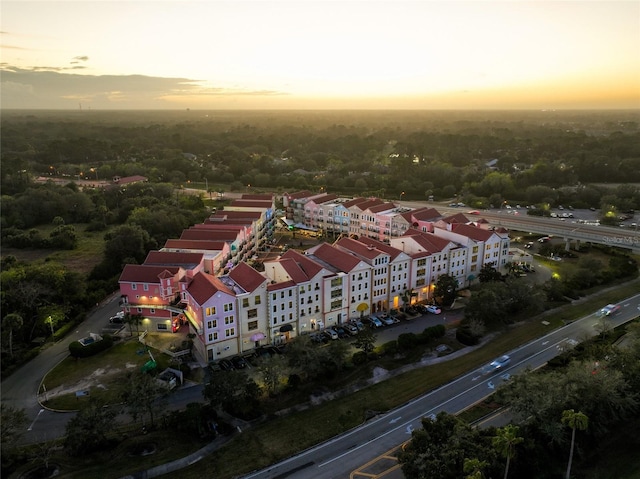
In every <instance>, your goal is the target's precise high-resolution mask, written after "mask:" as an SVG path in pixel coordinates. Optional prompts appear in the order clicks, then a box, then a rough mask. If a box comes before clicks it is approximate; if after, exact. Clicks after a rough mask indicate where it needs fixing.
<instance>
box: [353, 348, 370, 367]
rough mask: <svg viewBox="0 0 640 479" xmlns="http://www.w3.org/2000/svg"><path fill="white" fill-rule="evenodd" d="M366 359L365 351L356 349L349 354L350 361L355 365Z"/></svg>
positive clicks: (364, 361)
mask: <svg viewBox="0 0 640 479" xmlns="http://www.w3.org/2000/svg"><path fill="white" fill-rule="evenodd" d="M367 361H368V357H367V353H365V352H364V351H358V352H357V353H353V356H351V362H352V363H353V364H355V365H360V364H364V363H366V362H367Z"/></svg>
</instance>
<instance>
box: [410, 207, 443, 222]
mask: <svg viewBox="0 0 640 479" xmlns="http://www.w3.org/2000/svg"><path fill="white" fill-rule="evenodd" d="M410 213H411V216H412V217H413V218H415V220H416V221H431V220H436V219H439V218H442V214H441V213H440V212H439V211H438V210H436V209H435V208H420V209H417V210H413V211H411V212H410Z"/></svg>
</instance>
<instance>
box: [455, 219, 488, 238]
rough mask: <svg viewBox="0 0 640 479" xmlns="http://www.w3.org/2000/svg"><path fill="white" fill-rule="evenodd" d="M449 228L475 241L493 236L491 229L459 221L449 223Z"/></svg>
mask: <svg viewBox="0 0 640 479" xmlns="http://www.w3.org/2000/svg"><path fill="white" fill-rule="evenodd" d="M451 230H452V231H453V232H454V233H458V234H460V235H462V236H466V237H467V238H471V239H473V240H476V241H487V240H488V239H489V238H491V236H493V231H489V230H485V229H482V228H478V227H477V226H471V225H466V224H460V223H458V224H453V225H451Z"/></svg>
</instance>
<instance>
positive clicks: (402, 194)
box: [400, 191, 404, 201]
mask: <svg viewBox="0 0 640 479" xmlns="http://www.w3.org/2000/svg"><path fill="white" fill-rule="evenodd" d="M403 196H404V191H403V192H402V193H400V201H402V197H403Z"/></svg>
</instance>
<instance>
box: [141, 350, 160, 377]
mask: <svg viewBox="0 0 640 479" xmlns="http://www.w3.org/2000/svg"><path fill="white" fill-rule="evenodd" d="M147 352H148V353H149V357H150V358H151V359H150V360H149V361H147V362H146V363H144V366H142V372H143V373H148V372H149V371H152V370H154V369H155V368H156V367H158V363H156V360H155V358H154V357H153V354H151V351H149V350H148V349H147Z"/></svg>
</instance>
